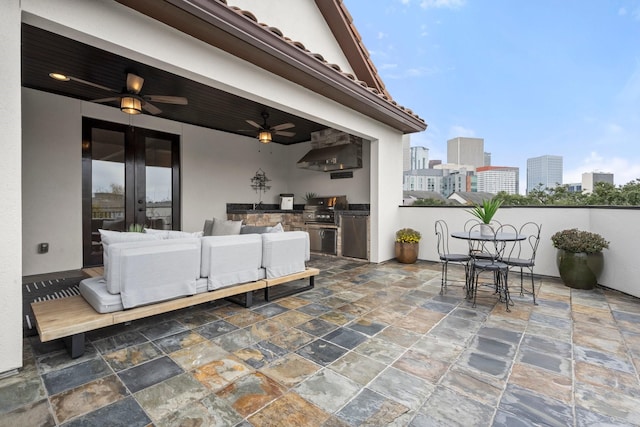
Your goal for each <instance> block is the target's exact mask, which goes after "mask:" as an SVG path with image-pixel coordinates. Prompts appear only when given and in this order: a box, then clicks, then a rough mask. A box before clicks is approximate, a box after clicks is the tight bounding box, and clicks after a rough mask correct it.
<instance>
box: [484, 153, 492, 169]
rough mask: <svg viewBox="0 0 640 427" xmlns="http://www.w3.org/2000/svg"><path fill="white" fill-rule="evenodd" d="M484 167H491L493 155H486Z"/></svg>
mask: <svg viewBox="0 0 640 427" xmlns="http://www.w3.org/2000/svg"><path fill="white" fill-rule="evenodd" d="M484 166H491V153H487V152H485V153H484Z"/></svg>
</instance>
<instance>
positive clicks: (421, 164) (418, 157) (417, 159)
mask: <svg viewBox="0 0 640 427" xmlns="http://www.w3.org/2000/svg"><path fill="white" fill-rule="evenodd" d="M428 167H429V149H428V148H427V147H420V146H418V147H411V170H416V169H428Z"/></svg>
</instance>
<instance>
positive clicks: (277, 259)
mask: <svg viewBox="0 0 640 427" xmlns="http://www.w3.org/2000/svg"><path fill="white" fill-rule="evenodd" d="M260 236H261V237H262V266H263V267H264V268H265V270H266V275H267V279H273V278H276V277H281V276H286V275H288V274H293V273H298V272H301V271H304V270H305V268H306V266H305V261H309V259H310V256H311V253H310V247H309V233H307V232H306V231H286V232H284V233H265V234H261V235H260Z"/></svg>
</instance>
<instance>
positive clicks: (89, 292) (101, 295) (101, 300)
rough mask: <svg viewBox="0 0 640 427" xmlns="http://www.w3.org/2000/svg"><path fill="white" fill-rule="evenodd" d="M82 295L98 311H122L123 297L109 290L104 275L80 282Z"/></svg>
mask: <svg viewBox="0 0 640 427" xmlns="http://www.w3.org/2000/svg"><path fill="white" fill-rule="evenodd" d="M79 288H80V295H82V297H83V298H84V299H85V300H87V302H88V303H89V305H91V307H93V308H94V310H95V311H97V312H98V313H112V312H114V311H122V310H124V307H123V306H122V298H120V295H114V294H112V293H110V292H109V291H107V283H106V281H105V280H104V277H102V276H99V277H90V278H88V279H84V280H82V281H81V282H80V286H79Z"/></svg>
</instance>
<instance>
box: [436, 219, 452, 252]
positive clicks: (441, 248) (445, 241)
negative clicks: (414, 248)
mask: <svg viewBox="0 0 640 427" xmlns="http://www.w3.org/2000/svg"><path fill="white" fill-rule="evenodd" d="M436 238H437V240H438V255H439V256H440V257H442V256H444V255H449V227H448V226H447V223H446V222H445V221H444V220H442V219H439V220H437V221H436Z"/></svg>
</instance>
